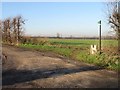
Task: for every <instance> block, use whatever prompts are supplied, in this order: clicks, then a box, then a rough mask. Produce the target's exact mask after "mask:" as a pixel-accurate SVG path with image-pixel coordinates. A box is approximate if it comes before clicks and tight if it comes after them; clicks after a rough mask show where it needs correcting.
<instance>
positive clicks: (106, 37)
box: [30, 36, 116, 40]
mask: <svg viewBox="0 0 120 90" xmlns="http://www.w3.org/2000/svg"><path fill="white" fill-rule="evenodd" d="M30 38H51V39H52V38H53V39H99V37H59V38H58V37H44V36H42V37H41V36H31V37H30ZM102 39H107V40H108V39H113V40H114V39H116V37H113V36H103V37H102Z"/></svg>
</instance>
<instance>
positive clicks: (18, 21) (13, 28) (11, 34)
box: [1, 16, 25, 45]
mask: <svg viewBox="0 0 120 90" xmlns="http://www.w3.org/2000/svg"><path fill="white" fill-rule="evenodd" d="M24 22H25V20H23V18H22V17H21V16H18V17H14V18H13V19H10V18H8V19H5V20H4V21H3V23H2V27H1V28H3V30H2V32H3V33H2V36H3V41H5V42H6V43H9V44H12V43H14V44H17V45H18V43H19V42H20V40H21V38H22V34H23V31H22V29H23V27H22V24H25V23H24Z"/></svg>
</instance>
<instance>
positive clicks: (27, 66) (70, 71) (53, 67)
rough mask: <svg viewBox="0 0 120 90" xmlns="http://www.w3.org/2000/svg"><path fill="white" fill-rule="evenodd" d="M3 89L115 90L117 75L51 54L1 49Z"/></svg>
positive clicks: (11, 47) (12, 48) (21, 49)
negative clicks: (103, 89)
mask: <svg viewBox="0 0 120 90" xmlns="http://www.w3.org/2000/svg"><path fill="white" fill-rule="evenodd" d="M2 47H3V52H4V53H5V54H6V55H7V60H5V63H4V64H3V73H2V75H3V77H2V84H3V88H101V87H102V88H117V87H118V74H117V72H115V71H110V70H106V69H104V68H100V67H96V66H94V65H89V64H85V63H82V62H78V61H74V60H69V59H67V58H64V57H62V56H59V55H57V54H53V53H50V52H49V53H45V52H44V53H43V52H38V51H33V50H29V49H23V48H17V47H13V46H7V45H3V46H2Z"/></svg>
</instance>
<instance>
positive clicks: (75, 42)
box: [20, 38, 119, 70]
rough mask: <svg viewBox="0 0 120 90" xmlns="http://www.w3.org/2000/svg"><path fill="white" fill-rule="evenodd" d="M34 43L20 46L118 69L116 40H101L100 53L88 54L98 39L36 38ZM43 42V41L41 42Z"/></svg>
mask: <svg viewBox="0 0 120 90" xmlns="http://www.w3.org/2000/svg"><path fill="white" fill-rule="evenodd" d="M34 41H35V42H34V43H27V44H21V45H20V47H23V48H30V49H35V50H38V51H44V52H47V51H49V52H54V53H57V54H60V55H63V56H65V57H67V58H70V59H73V60H78V61H81V62H86V63H91V64H95V65H99V66H103V67H106V68H109V69H114V70H117V69H118V59H119V56H118V53H117V47H118V42H117V40H102V52H103V53H102V54H101V55H100V54H99V51H98V53H96V54H95V55H92V54H90V45H93V44H95V45H97V46H99V40H92V39H86V40H84V39H39V38H38V39H37V40H34ZM43 42H44V43H43ZM98 48H99V47H98Z"/></svg>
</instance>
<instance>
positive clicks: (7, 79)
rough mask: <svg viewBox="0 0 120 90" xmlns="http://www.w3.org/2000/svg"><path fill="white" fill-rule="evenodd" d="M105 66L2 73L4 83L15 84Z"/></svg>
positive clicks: (7, 71)
mask: <svg viewBox="0 0 120 90" xmlns="http://www.w3.org/2000/svg"><path fill="white" fill-rule="evenodd" d="M100 69H103V68H100V67H96V66H85V67H80V68H72V69H68V68H59V69H53V70H40V69H35V70H15V69H14V70H13V69H12V70H5V71H3V73H2V76H3V77H2V84H3V86H4V85H13V84H16V83H22V82H27V81H32V80H36V79H43V78H49V77H54V76H60V75H65V74H72V73H78V72H84V71H94V70H100Z"/></svg>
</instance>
